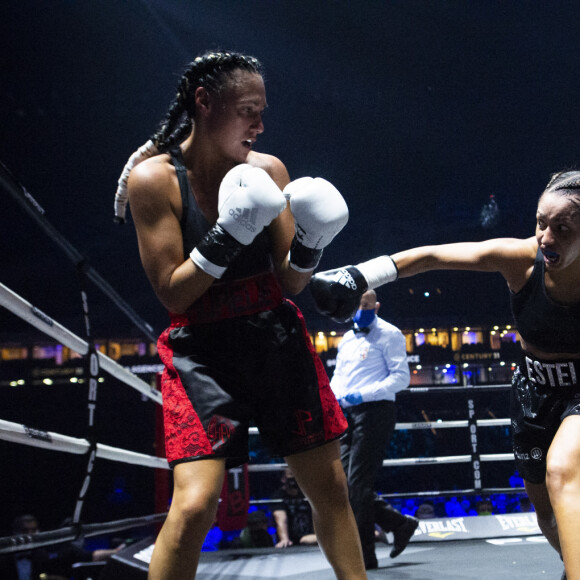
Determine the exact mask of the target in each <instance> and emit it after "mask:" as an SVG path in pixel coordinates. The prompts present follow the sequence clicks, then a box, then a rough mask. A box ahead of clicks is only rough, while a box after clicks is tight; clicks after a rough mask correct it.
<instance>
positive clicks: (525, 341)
mask: <svg viewBox="0 0 580 580" xmlns="http://www.w3.org/2000/svg"><path fill="white" fill-rule="evenodd" d="M430 270H474V271H480V272H499V273H500V274H502V275H503V277H504V278H505V280H506V282H507V285H508V288H509V289H510V299H511V305H512V312H513V315H514V319H515V322H516V326H517V329H518V331H519V334H520V336H521V346H522V349H523V353H522V360H521V362H520V364H519V365H518V367H517V369H516V371H515V373H514V377H513V382H512V387H513V388H512V405H511V407H512V409H511V415H512V426H513V443H514V454H515V459H516V466H517V469H518V471H519V473H520V474H521V475H522V476H523V478H524V482H525V487H526V491H527V493H528V495H529V497H530V499H531V501H532V503H533V504H534V507H535V509H536V513H537V517H538V524H539V526H540V528H541V530H542V532H543V533H544V535H545V536H546V538H547V539H548V541H549V542H550V544H551V545H552V546H553V547H554V548H555V549H556V550H558V552H560V553H561V555H562V556H563V560H564V564H565V567H566V572H565V573H566V574H567V578H568V580H571V579H574V580H579V579H580V541H579V538H580V171H564V172H560V173H557V174H555V175H554V176H553V177H552V179H551V180H550V182H549V183H548V185H547V186H546V189H545V190H544V192H543V193H542V195H541V196H540V199H539V201H538V208H537V212H536V235H535V236H534V237H531V238H528V239H525V240H521V239H511V238H508V239H495V240H488V241H485V242H477V243H458V244H446V245H439V246H424V247H420V248H414V249H412V250H406V251H403V252H399V253H397V254H394V255H392V256H380V257H378V258H375V259H373V260H369V261H368V262H364V263H362V264H359V265H358V266H347V267H346V268H341V269H338V270H331V271H327V272H322V273H320V274H317V275H316V276H314V277H313V279H312V283H311V284H312V286H311V287H312V291H313V293H314V296H315V300H316V302H317V306H318V307H319V309H320V310H321V311H322V312H324V313H325V314H328V315H329V316H332V317H333V318H335V319H337V320H340V321H346V320H347V319H348V318H349V317H350V316H351V315H352V314H353V313H354V312H355V310H356V308H357V304H358V300H359V296H360V294H362V292H364V291H365V290H366V288H367V287H368V288H376V287H378V286H380V285H381V284H385V283H387V282H393V281H394V280H396V279H397V278H398V277H401V278H406V277H408V276H414V275H416V274H420V273H422V272H428V271H430Z"/></svg>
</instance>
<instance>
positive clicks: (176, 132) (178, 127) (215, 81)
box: [114, 52, 264, 223]
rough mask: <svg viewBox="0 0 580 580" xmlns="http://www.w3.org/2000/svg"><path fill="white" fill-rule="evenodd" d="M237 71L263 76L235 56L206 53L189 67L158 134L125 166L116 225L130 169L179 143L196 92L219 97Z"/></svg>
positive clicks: (247, 59)
mask: <svg viewBox="0 0 580 580" xmlns="http://www.w3.org/2000/svg"><path fill="white" fill-rule="evenodd" d="M236 70H245V71H248V72H251V73H256V74H259V75H261V76H264V74H263V70H262V65H261V64H260V62H259V61H258V59H256V58H254V57H253V56H245V55H243V54H240V53H238V52H206V53H205V54H204V55H202V56H198V57H197V58H196V59H195V60H194V61H193V62H191V63H189V65H188V66H187V68H186V69H185V72H184V73H183V75H182V77H181V79H180V81H179V86H178V88H177V95H176V97H175V99H174V100H173V102H172V103H171V106H170V107H169V110H168V111H167V114H166V116H165V119H163V121H162V122H161V124H160V125H159V129H158V130H157V132H156V133H155V134H154V135H153V136H152V137H151V139H149V140H148V141H147V143H145V144H144V145H142V146H141V147H139V149H137V151H135V152H134V153H133V154H132V155H131V157H129V160H128V161H127V163H126V164H125V167H124V168H123V171H122V173H121V176H120V177H119V180H118V182H117V191H116V192H115V205H114V209H115V221H116V222H117V223H125V213H126V209H127V203H128V195H127V182H128V179H129V174H130V173H131V169H133V167H135V165H138V164H139V163H141V162H142V161H144V160H145V159H148V158H149V157H155V156H156V155H159V154H160V153H164V152H166V151H168V150H169V149H171V148H172V147H175V146H176V145H178V144H179V143H181V142H182V141H183V140H184V139H185V138H186V137H187V135H188V134H189V132H190V131H191V128H192V126H193V123H194V121H195V91H196V89H197V88H198V87H204V88H205V89H206V90H207V92H208V93H210V94H211V95H215V96H217V97H220V96H221V95H222V91H223V90H224V88H225V86H226V84H227V81H228V80H229V79H230V78H231V75H232V73H233V72H234V71H236Z"/></svg>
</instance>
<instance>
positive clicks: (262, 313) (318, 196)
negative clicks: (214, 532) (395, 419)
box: [116, 52, 366, 580]
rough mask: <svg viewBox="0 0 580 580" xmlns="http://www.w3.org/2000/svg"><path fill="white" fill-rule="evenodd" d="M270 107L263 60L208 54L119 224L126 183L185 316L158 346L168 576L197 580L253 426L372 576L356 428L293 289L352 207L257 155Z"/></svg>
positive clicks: (327, 535) (350, 566) (133, 186)
mask: <svg viewBox="0 0 580 580" xmlns="http://www.w3.org/2000/svg"><path fill="white" fill-rule="evenodd" d="M265 107H266V93H265V89H264V81H263V78H262V75H261V68H260V64H259V62H258V61H257V60H256V59H255V58H252V57H249V56H245V55H242V54H238V53H234V52H214V53H208V54H205V55H203V56H200V57H198V58H196V59H195V60H194V61H193V62H192V63H191V64H190V65H189V66H188V67H187V69H186V71H185V73H184V74H183V76H182V78H181V80H180V83H179V89H178V92H177V97H176V98H175V101H174V102H173V104H172V105H171V108H170V109H169V112H168V114H167V117H166V119H165V120H164V121H163V123H162V124H161V127H160V129H159V131H158V132H157V133H156V134H155V136H154V137H153V139H152V141H151V142H149V143H148V144H147V145H146V146H144V147H143V148H142V149H141V150H140V151H138V152H136V153H135V154H134V155H133V156H132V157H131V159H130V160H129V162H128V164H127V166H126V168H125V170H124V171H123V176H122V177H121V179H120V189H121V191H120V193H119V192H118V195H117V197H116V214H117V217H118V218H120V219H124V200H123V198H124V196H125V192H123V184H126V193H127V194H128V200H129V202H130V207H131V213H132V216H133V220H134V222H135V227H136V229H137V237H138V243H139V252H140V256H141V260H142V263H143V266H144V269H145V272H146V274H147V276H148V278H149V280H150V282H151V284H152V286H153V289H154V291H155V293H156V294H157V296H158V298H159V300H160V301H161V303H162V304H163V305H164V306H165V307H166V308H167V309H168V310H169V313H170V318H171V325H170V327H169V328H168V329H167V330H166V331H165V332H163V333H162V335H161V336H160V338H159V342H158V348H159V354H160V357H161V359H162V360H163V362H164V364H165V371H164V373H163V378H162V392H163V411H164V424H165V441H166V453H167V459H168V461H169V463H170V465H171V466H172V468H173V474H174V492H173V499H172V503H171V507H170V510H169V514H168V517H167V520H166V522H165V524H164V525H163V528H162V529H161V532H160V533H159V536H158V538H157V541H156V543H155V549H154V552H153V556H152V559H151V564H150V567H149V577H150V578H151V579H153V580H158V579H170V580H180V579H186V578H187V579H191V578H194V577H195V573H196V568H197V564H198V560H199V553H200V551H201V546H202V543H203V541H204V538H205V536H206V534H207V532H208V530H209V528H210V527H211V525H212V524H213V522H214V520H215V516H216V510H217V506H218V498H219V496H220V491H221V487H222V483H223V478H224V472H225V469H226V468H231V467H234V466H236V465H240V464H242V463H245V462H247V461H248V449H247V447H248V426H249V423H250V421H251V420H253V421H254V422H255V423H256V425H257V426H258V428H259V430H260V434H261V437H262V441H263V442H264V444H265V445H267V446H268V448H269V450H270V452H271V453H272V455H273V456H275V457H284V458H285V460H286V461H287V463H288V465H289V466H290V467H291V468H292V470H293V471H294V473H295V474H296V479H297V480H298V482H299V484H300V486H301V488H302V490H303V491H304V493H305V495H306V496H307V497H308V499H309V500H310V502H311V504H312V508H313V517H314V520H315V525H316V532H317V535H318V538H319V541H320V544H321V547H322V549H323V551H324V553H325V555H326V556H327V558H328V560H329V561H330V563H331V565H332V566H333V568H334V570H335V573H336V576H337V577H338V578H344V579H347V578H348V579H354V578H366V575H365V570H364V564H363V560H362V554H361V548H360V544H359V543H358V542H357V537H358V536H357V533H356V524H355V521H354V517H353V515H352V511H351V509H350V505H349V501H348V491H347V485H346V479H345V476H344V472H343V470H342V467H341V463H340V452H339V443H338V438H339V437H340V435H341V434H342V433H343V432H344V430H345V428H346V423H345V420H344V417H343V415H342V413H341V411H340V408H339V407H338V404H337V403H336V400H335V399H334V397H333V395H332V392H331V390H330V387H329V384H328V378H327V377H326V374H325V372H324V369H323V367H322V366H321V362H320V360H319V359H318V358H317V356H316V354H315V352H314V351H313V348H312V344H311V342H310V339H309V336H308V334H307V332H306V328H305V325H304V321H303V319H302V315H301V314H300V312H299V310H298V308H297V307H296V306H295V305H294V304H293V303H292V302H290V301H289V300H286V299H285V298H283V297H282V290H283V289H284V290H286V291H288V292H290V293H297V292H300V291H301V290H302V289H303V288H304V287H305V285H306V284H307V282H308V280H309V279H310V276H311V274H312V271H313V269H314V268H315V267H316V265H317V264H318V261H319V259H320V255H321V253H322V248H323V247H325V246H326V245H327V244H329V243H330V241H331V240H332V238H333V237H334V236H335V235H336V234H337V233H338V232H339V231H340V230H341V229H342V227H343V226H344V225H345V223H346V221H347V219H348V210H347V207H346V204H345V202H344V200H343V198H342V196H341V195H340V193H339V192H338V191H337V190H336V189H335V188H334V187H333V186H332V185H331V184H330V183H329V182H327V181H325V180H324V179H321V178H316V179H313V178H310V177H304V178H301V179H298V180H296V181H293V182H290V178H289V176H288V172H287V171H286V168H285V166H284V164H283V163H282V162H281V161H280V160H279V159H277V158H276V157H273V156H271V155H265V154H262V153H257V152H255V151H253V146H254V144H255V143H256V140H257V138H258V135H260V134H261V133H262V132H263V131H264V125H263V124H262V113H263V111H264V109H265ZM282 190H284V193H282ZM288 198H289V200H290V201H289V203H288V202H287V199H288Z"/></svg>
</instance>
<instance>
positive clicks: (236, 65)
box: [151, 52, 263, 153]
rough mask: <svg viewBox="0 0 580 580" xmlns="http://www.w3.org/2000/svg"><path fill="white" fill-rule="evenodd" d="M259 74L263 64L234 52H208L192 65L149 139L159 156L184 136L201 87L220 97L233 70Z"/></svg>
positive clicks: (192, 120) (186, 71)
mask: <svg viewBox="0 0 580 580" xmlns="http://www.w3.org/2000/svg"><path fill="white" fill-rule="evenodd" d="M240 69H241V70H245V71H248V72H252V73H256V74H259V75H262V74H263V73H262V65H261V64H260V62H259V61H258V60H257V59H256V58H254V57H252V56H245V55H243V54H240V53H237V52H207V53H205V54H204V55H203V56H198V57H197V58H196V59H195V60H194V61H193V62H191V63H190V64H189V65H188V66H187V68H186V69H185V72H184V73H183V75H182V76H181V79H180V81H179V85H178V87H177V95H176V96H175V99H174V100H173V102H172V103H171V105H170V107H169V110H168V111H167V114H166V116H165V118H164V119H163V121H162V122H161V123H160V125H159V129H158V130H157V132H156V133H155V134H154V135H153V136H152V137H151V140H152V141H153V143H154V144H155V146H156V147H157V149H158V150H159V152H160V153H163V152H165V151H167V150H168V149H170V148H171V147H173V146H175V145H176V144H178V143H180V142H181V141H183V139H185V137H187V135H188V134H189V132H190V131H191V128H192V126H193V123H194V121H195V91H196V89H197V88H198V87H204V88H205V89H206V90H207V91H208V93H210V94H212V95H216V96H218V97H219V96H221V94H222V91H223V90H224V87H225V85H226V83H227V81H228V80H229V79H230V78H231V74H232V73H233V72H234V71H236V70H240Z"/></svg>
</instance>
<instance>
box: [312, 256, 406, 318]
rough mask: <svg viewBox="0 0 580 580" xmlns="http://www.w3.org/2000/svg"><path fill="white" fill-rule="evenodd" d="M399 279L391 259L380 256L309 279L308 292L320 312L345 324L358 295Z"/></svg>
mask: <svg viewBox="0 0 580 580" xmlns="http://www.w3.org/2000/svg"><path fill="white" fill-rule="evenodd" d="M398 277H399V271H398V270H397V265H396V264H395V262H393V259H392V258H391V257H390V256H379V257H378V258H373V259H372V260H369V261H368V262H362V263H361V264H357V265H356V266H345V267H343V268H338V269H336V270H326V271H325V272H319V273H318V274H315V275H314V276H313V277H312V278H311V279H310V291H311V293H312V296H313V297H314V301H315V303H316V307H317V308H318V310H319V312H321V313H322V314H326V315H327V316H330V318H332V320H334V321H335V322H348V321H349V320H351V319H352V317H353V316H354V315H355V313H356V311H357V309H358V307H359V304H360V299H361V296H362V295H363V294H364V293H365V292H366V291H367V290H369V289H370V290H373V289H374V288H377V287H378V286H381V285H382V284H386V283H387V282H394V281H395V280H396V279H397V278H398Z"/></svg>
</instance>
